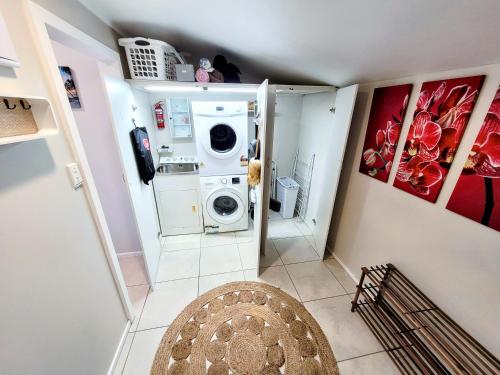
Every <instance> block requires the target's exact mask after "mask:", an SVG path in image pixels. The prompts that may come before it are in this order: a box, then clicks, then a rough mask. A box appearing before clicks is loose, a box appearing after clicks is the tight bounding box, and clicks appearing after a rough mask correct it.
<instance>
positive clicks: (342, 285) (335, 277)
mask: <svg viewBox="0 0 500 375" xmlns="http://www.w3.org/2000/svg"><path fill="white" fill-rule="evenodd" d="M323 262H324V261H323ZM325 267H326V268H327V269H328V271H329V272H330V273H331V274H332V276H333V277H334V279H335V280H337V282H338V283H339V285H340V286H341V287H342V289H344V291H345V292H346V294H347V295H349V292H348V291H347V289H346V288H345V287H344V284H342V283H341V282H340V280H339V279H337V276H335V274H334V273H333V271H332V270H331V269H330V267H328V266H327V265H326V264H325Z"/></svg>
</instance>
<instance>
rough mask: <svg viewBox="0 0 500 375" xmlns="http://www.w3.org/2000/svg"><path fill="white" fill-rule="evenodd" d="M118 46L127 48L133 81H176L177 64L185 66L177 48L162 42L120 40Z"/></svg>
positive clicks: (141, 39) (153, 40)
mask: <svg viewBox="0 0 500 375" xmlns="http://www.w3.org/2000/svg"><path fill="white" fill-rule="evenodd" d="M118 44H119V45H120V46H122V47H124V48H125V52H126V54H127V60H128V66H129V70H130V76H131V77H132V78H133V79H149V80H158V81H165V80H167V81H175V80H176V78H177V77H176V73H175V64H177V63H178V62H180V63H181V64H185V61H184V59H183V58H182V57H181V56H180V55H179V53H178V52H177V51H176V50H175V48H174V47H172V46H171V45H170V44H168V43H165V42H163V41H161V40H155V39H147V38H141V37H138V38H120V39H118ZM177 60H178V61H177Z"/></svg>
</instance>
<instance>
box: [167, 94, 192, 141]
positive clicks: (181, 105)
mask: <svg viewBox="0 0 500 375" xmlns="http://www.w3.org/2000/svg"><path fill="white" fill-rule="evenodd" d="M169 102H170V105H169V106H168V116H169V120H170V134H171V135H172V138H192V137H193V129H192V126H191V112H190V111H189V99H187V98H171V99H170V100H169Z"/></svg>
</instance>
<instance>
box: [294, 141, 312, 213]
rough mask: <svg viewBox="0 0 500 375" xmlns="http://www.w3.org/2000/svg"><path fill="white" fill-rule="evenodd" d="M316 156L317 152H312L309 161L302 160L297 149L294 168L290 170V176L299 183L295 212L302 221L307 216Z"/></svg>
mask: <svg viewBox="0 0 500 375" xmlns="http://www.w3.org/2000/svg"><path fill="white" fill-rule="evenodd" d="M315 158H316V154H312V155H311V159H310V160H309V162H306V161H304V160H301V159H300V157H299V150H297V152H296V153H295V157H294V158H293V163H292V169H291V171H290V177H291V178H292V179H293V180H294V181H295V182H297V183H298V184H299V192H298V194H297V203H296V204H295V212H296V213H297V216H298V217H299V218H300V219H301V220H302V221H304V220H305V217H306V212H307V203H308V202H309V192H310V190H311V180H312V174H313V170H314V159H315Z"/></svg>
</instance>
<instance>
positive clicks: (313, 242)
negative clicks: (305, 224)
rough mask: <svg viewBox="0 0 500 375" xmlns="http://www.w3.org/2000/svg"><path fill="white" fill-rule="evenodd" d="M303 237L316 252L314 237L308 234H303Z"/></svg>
mask: <svg viewBox="0 0 500 375" xmlns="http://www.w3.org/2000/svg"><path fill="white" fill-rule="evenodd" d="M304 238H305V239H306V240H307V242H309V245H311V246H312V248H313V249H314V250H315V251H316V253H317V252H318V245H317V244H316V240H315V239H314V236H312V235H309V236H304Z"/></svg>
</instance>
